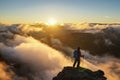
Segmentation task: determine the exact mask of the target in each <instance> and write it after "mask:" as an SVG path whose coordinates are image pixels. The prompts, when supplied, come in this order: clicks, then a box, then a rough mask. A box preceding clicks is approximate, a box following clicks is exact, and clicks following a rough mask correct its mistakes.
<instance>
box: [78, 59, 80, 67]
mask: <svg viewBox="0 0 120 80" xmlns="http://www.w3.org/2000/svg"><path fill="white" fill-rule="evenodd" d="M77 67H80V59H78V60H77Z"/></svg>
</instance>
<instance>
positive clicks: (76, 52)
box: [73, 50, 78, 58]
mask: <svg viewBox="0 0 120 80" xmlns="http://www.w3.org/2000/svg"><path fill="white" fill-rule="evenodd" d="M77 57H78V51H77V50H75V51H74V52H73V58H77Z"/></svg>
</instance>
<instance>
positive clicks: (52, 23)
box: [48, 18, 57, 25]
mask: <svg viewBox="0 0 120 80" xmlns="http://www.w3.org/2000/svg"><path fill="white" fill-rule="evenodd" d="M48 23H49V25H55V24H56V23H57V21H56V20H55V19H54V18H51V19H49V21H48Z"/></svg>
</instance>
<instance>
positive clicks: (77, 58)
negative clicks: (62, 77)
mask: <svg viewBox="0 0 120 80" xmlns="http://www.w3.org/2000/svg"><path fill="white" fill-rule="evenodd" d="M80 57H84V55H82V54H81V51H80V47H78V48H77V49H76V50H75V51H74V52H73V58H75V60H74V64H73V67H75V65H76V63H77V67H80Z"/></svg>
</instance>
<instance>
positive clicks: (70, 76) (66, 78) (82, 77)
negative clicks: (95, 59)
mask: <svg viewBox="0 0 120 80" xmlns="http://www.w3.org/2000/svg"><path fill="white" fill-rule="evenodd" d="M53 80H107V79H106V77H105V76H104V72H103V71H101V70H98V71H94V72H93V71H91V70H89V69H86V68H82V67H79V68H73V67H64V69H63V70H62V71H61V72H59V73H58V75H57V76H56V77H54V78H53Z"/></svg>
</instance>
